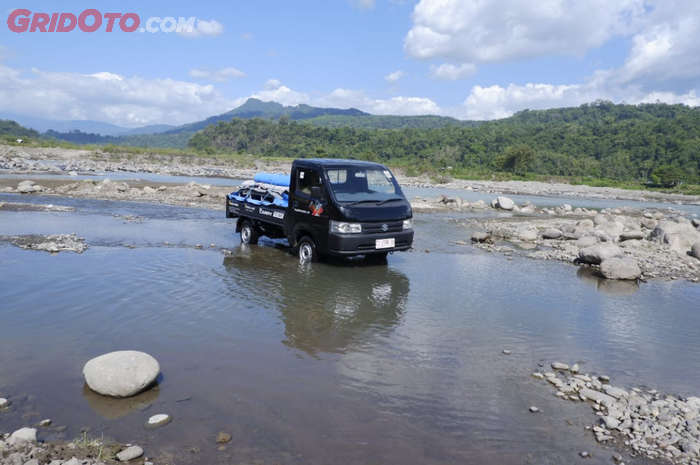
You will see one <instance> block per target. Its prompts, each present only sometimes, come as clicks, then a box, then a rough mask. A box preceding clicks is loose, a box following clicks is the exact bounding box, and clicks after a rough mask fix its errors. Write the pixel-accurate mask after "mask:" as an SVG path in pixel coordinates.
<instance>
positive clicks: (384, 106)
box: [309, 89, 444, 115]
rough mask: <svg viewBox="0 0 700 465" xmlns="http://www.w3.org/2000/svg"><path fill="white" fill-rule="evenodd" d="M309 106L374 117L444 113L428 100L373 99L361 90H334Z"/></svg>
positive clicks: (404, 98)
mask: <svg viewBox="0 0 700 465" xmlns="http://www.w3.org/2000/svg"><path fill="white" fill-rule="evenodd" d="M309 104H310V105H314V106H320V107H333V108H357V109H358V110H362V111H366V112H367V113H372V114H375V115H439V114H443V113H444V110H442V109H441V108H440V107H439V106H438V104H437V103H435V102H434V101H432V100H431V99H429V98H424V97H393V98H391V99H374V98H371V97H369V96H368V95H367V94H366V93H365V91H363V90H352V89H336V90H334V91H333V92H331V93H330V94H326V95H323V96H320V97H316V98H315V99H313V100H312V101H310V102H309Z"/></svg>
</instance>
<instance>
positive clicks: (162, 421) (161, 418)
mask: <svg viewBox="0 0 700 465" xmlns="http://www.w3.org/2000/svg"><path fill="white" fill-rule="evenodd" d="M171 420H172V417H171V416H170V415H166V414H159V415H153V416H152V417H151V418H149V419H148V421H147V422H146V426H147V427H148V428H160V427H161V426H165V425H167V424H168V423H170V421H171Z"/></svg>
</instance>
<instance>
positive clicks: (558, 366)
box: [552, 362, 569, 371]
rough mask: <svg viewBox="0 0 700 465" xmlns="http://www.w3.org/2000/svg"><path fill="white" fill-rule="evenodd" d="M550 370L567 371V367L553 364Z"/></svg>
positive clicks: (563, 364) (559, 363)
mask: <svg viewBox="0 0 700 465" xmlns="http://www.w3.org/2000/svg"><path fill="white" fill-rule="evenodd" d="M552 368H554V369H555V370H561V371H566V370H568V369H569V365H567V364H566V363H561V362H554V363H552Z"/></svg>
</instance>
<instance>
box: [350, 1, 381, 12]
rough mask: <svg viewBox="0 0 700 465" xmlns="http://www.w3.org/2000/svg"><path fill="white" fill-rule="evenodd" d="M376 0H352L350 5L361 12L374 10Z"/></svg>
mask: <svg viewBox="0 0 700 465" xmlns="http://www.w3.org/2000/svg"><path fill="white" fill-rule="evenodd" d="M375 3H376V0H350V4H351V5H352V6H353V8H357V9H360V10H373V9H374V7H375Z"/></svg>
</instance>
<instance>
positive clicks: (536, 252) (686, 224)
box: [413, 196, 700, 282]
mask: <svg viewBox="0 0 700 465" xmlns="http://www.w3.org/2000/svg"><path fill="white" fill-rule="evenodd" d="M413 205H414V211H418V212H419V211H460V212H479V211H484V210H486V209H493V210H495V211H497V212H500V214H501V215H500V216H499V215H496V216H489V217H477V218H470V219H467V220H460V221H461V222H462V223H463V224H464V226H465V227H467V228H469V229H471V230H474V231H475V232H474V233H473V235H472V237H471V242H472V243H473V244H474V245H475V246H477V247H479V248H481V249H484V250H487V251H491V252H500V253H504V254H506V255H520V256H523V257H527V258H533V259H540V260H559V261H563V262H568V263H573V264H576V265H581V266H587V267H592V268H594V269H595V270H596V272H597V273H599V274H600V275H601V276H602V277H604V278H607V279H618V280H637V279H639V280H646V279H650V278H663V279H671V280H673V279H686V280H688V281H691V282H700V220H698V219H697V218H692V219H688V218H687V214H686V213H684V212H681V211H678V210H675V209H673V208H667V209H664V210H659V209H644V210H638V209H634V208H631V207H625V208H615V209H605V210H602V211H595V210H587V209H585V208H572V207H571V206H570V205H566V204H563V205H562V206H560V207H557V208H543V209H540V208H537V207H536V206H534V205H532V204H529V203H526V204H524V205H521V206H518V205H516V204H515V202H513V201H512V200H511V199H509V198H507V197H503V196H500V197H497V198H494V199H493V200H492V202H491V204H490V205H487V204H486V203H485V202H483V201H478V202H474V203H468V202H465V201H463V200H462V199H461V198H459V197H446V196H439V197H437V198H434V199H421V198H418V199H414V201H413ZM461 244H463V245H466V244H467V241H461Z"/></svg>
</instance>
